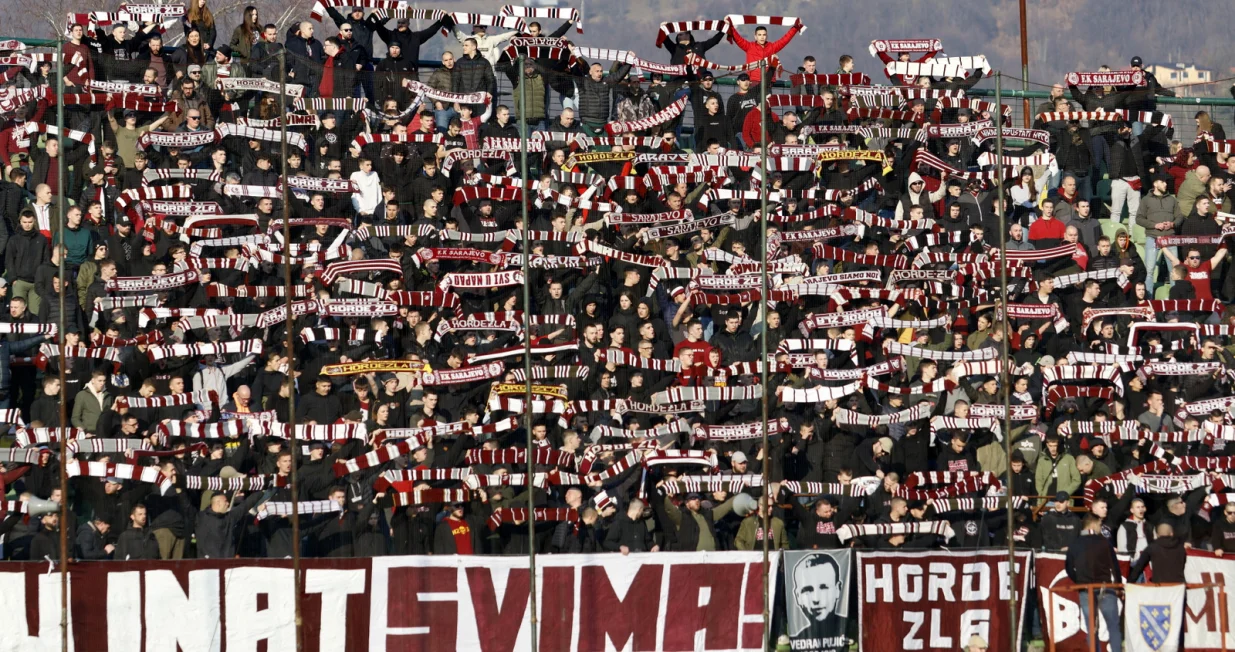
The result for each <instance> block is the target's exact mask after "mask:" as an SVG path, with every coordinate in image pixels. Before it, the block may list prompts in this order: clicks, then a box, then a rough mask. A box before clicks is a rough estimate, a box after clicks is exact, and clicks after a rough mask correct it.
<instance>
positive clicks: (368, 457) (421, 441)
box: [334, 434, 432, 478]
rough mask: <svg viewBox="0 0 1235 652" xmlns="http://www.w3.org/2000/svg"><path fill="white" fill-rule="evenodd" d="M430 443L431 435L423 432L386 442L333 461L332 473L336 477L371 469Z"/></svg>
mask: <svg viewBox="0 0 1235 652" xmlns="http://www.w3.org/2000/svg"><path fill="white" fill-rule="evenodd" d="M431 443H432V437H431V436H429V435H425V434H419V435H417V436H415V437H412V438H409V439H404V440H402V441H397V442H395V443H393V444H386V445H385V446H382V447H381V448H378V449H377V450H374V451H370V452H368V453H365V454H364V455H361V456H360V457H353V458H352V459H350V460H344V461H341V462H335V463H334V475H335V477H336V478H341V477H343V476H346V475H349V474H352V473H356V472H358V471H363V470H365V469H371V468H374V467H377V466H381V465H382V464H385V463H387V462H389V461H391V460H393V459H395V458H398V457H401V456H403V455H407V454H408V453H411V452H412V451H413V450H416V449H417V448H421V447H423V446H429V445H430V444H431Z"/></svg>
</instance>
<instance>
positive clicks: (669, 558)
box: [0, 552, 779, 652]
mask: <svg viewBox="0 0 1235 652" xmlns="http://www.w3.org/2000/svg"><path fill="white" fill-rule="evenodd" d="M761 558H762V554H761V553H757V552H724V553H694V552H683V553H664V552H661V553H634V554H631V555H626V556H623V555H617V554H597V555H545V556H544V557H541V558H540V559H538V560H537V564H536V577H537V596H538V600H537V606H538V607H539V611H540V613H539V614H538V618H537V620H538V635H539V641H538V642H539V648H540V649H542V650H546V651H547V650H554V651H562V652H568V651H569V652H573V651H575V650H578V651H591V650H605V649H617V650H621V649H633V650H653V649H663V650H752V651H753V650H761V649H762V646H763V640H764V632H763V623H762V609H763V595H762V590H763V583H762V582H761V581H760V578H761V576H762V572H761ZM771 559H772V561H771V563H772V568H771V569H770V571H771V572H772V573H776V572H777V563H778V562H779V556H773V557H772V558H771ZM301 572H302V573H303V581H302V584H301V587H302V595H301V605H302V613H303V618H304V626H303V627H304V629H303V633H304V639H305V646H304V649H305V651H306V652H369V651H373V652H385V651H387V650H389V651H392V652H393V651H396V650H398V651H400V652H419V651H425V652H430V651H431V652H444V651H448V650H468V651H476V650H501V651H503V652H510V651H512V650H524V649H528V648H529V647H530V640H529V636H530V627H529V624H528V623H529V613H528V580H529V577H528V571H527V560H526V559H524V558H520V557H498V556H470V555H458V556H455V555H451V556H442V555H433V556H418V557H411V556H407V557H375V558H371V559H306V560H304V562H303V563H302V570H301ZM69 574H70V577H69V593H70V601H69V602H70V604H69V628H70V631H71V633H72V636H71V637H70V641H69V649H70V650H74V649H75V650H78V651H79V652H82V651H89V652H122V651H123V652H127V651H130V650H176V649H177V648H179V649H181V650H186V651H187V650H216V651H218V652H249V651H254V650H261V649H266V650H272V651H273V650H291V649H293V648H294V647H295V614H294V611H293V609H294V607H293V603H294V601H293V597H294V596H293V594H292V591H293V588H292V569H291V560H267V559H263V560H257V559H243V560H241V559H235V560H233V559H226V560H223V559H203V560H194V561H187V560H186V561H181V562H160V561H153V562H120V561H104V562H84V563H75V564H73V565H72V566H71V567H70V569H69ZM773 577H774V575H773ZM772 586H773V587H775V582H773V584H772ZM773 590H775V589H773ZM772 598H773V600H775V596H772ZM0 599H2V600H3V603H4V605H5V606H6V607H7V609H6V611H7V613H8V616H7V622H6V623H5V626H4V627H0V649H4V650H42V649H48V650H50V649H57V650H58V649H60V575H59V573H48V572H47V564H46V563H44V562H28V563H22V562H13V563H9V564H5V568H4V572H0Z"/></svg>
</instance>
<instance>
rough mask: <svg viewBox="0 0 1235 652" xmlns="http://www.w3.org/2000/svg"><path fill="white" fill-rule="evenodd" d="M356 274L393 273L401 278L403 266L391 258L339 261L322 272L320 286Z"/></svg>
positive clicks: (331, 283)
mask: <svg viewBox="0 0 1235 652" xmlns="http://www.w3.org/2000/svg"><path fill="white" fill-rule="evenodd" d="M356 272H393V273H395V274H398V275H399V277H400V278H402V277H403V266H402V265H400V264H399V261H397V260H394V259H392V258H374V259H364V260H341V261H336V262H333V263H330V264H329V265H327V266H326V269H325V270H323V271H322V273H321V276H320V277H319V278H320V279H321V282H322V285H327V286H329V285H333V284H334V282H335V280H336V279H337V278H339V276H340V275H342V274H353V273H356Z"/></svg>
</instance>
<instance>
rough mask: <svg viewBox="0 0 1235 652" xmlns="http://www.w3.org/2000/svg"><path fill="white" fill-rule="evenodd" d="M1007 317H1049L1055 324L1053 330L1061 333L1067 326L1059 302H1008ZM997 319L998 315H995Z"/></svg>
mask: <svg viewBox="0 0 1235 652" xmlns="http://www.w3.org/2000/svg"><path fill="white" fill-rule="evenodd" d="M1008 318H1009V319H1032V320H1038V319H1049V320H1050V321H1052V322H1053V323H1054V325H1055V332H1056V333H1062V332H1063V331H1064V330H1065V329H1067V328H1068V320H1067V319H1064V316H1063V313H1062V312H1061V311H1060V310H1059V304H1055V303H1048V304H1037V303H1009V304H1008ZM996 319H998V317H996Z"/></svg>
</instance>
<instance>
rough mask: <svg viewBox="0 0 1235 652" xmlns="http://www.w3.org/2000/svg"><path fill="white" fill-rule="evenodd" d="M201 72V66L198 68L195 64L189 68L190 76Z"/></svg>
mask: <svg viewBox="0 0 1235 652" xmlns="http://www.w3.org/2000/svg"><path fill="white" fill-rule="evenodd" d="M201 71H202V67H201V66H199V65H197V64H193V65H191V66H189V73H190V74H191V73H195V72H201Z"/></svg>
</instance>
